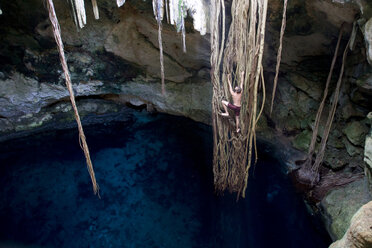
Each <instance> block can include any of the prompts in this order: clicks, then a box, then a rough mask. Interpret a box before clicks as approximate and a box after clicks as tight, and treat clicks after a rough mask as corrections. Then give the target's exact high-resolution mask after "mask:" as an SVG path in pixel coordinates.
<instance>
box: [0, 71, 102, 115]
mask: <svg viewBox="0 0 372 248" xmlns="http://www.w3.org/2000/svg"><path fill="white" fill-rule="evenodd" d="M100 86H102V82H99V81H90V82H85V83H80V84H74V85H73V88H74V90H75V92H76V93H75V94H76V96H82V95H96V94H100V93H102V91H101V92H100V91H99V90H98V89H99V87H100ZM68 95H69V94H68V91H67V89H66V87H65V86H64V85H57V84H52V83H44V82H43V83H40V82H38V81H36V80H35V79H33V78H29V77H25V76H24V75H22V74H20V73H14V74H13V75H11V77H10V78H8V79H6V80H0V104H1V109H0V115H1V116H4V117H15V116H21V115H23V114H28V113H37V112H39V111H40V109H41V108H42V107H45V106H47V105H49V104H51V103H54V102H57V101H59V100H60V99H63V98H65V97H67V96H68Z"/></svg>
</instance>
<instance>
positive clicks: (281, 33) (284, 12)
mask: <svg viewBox="0 0 372 248" xmlns="http://www.w3.org/2000/svg"><path fill="white" fill-rule="evenodd" d="M287 3H288V0H284V5H283V17H282V27H281V29H280V38H279V48H278V54H277V57H276V68H275V78H274V87H273V96H272V98H271V107H270V115H271V113H272V112H273V105H274V99H275V92H276V86H277V84H278V76H279V67H280V60H281V58H282V48H283V36H284V31H285V24H286V13H287Z"/></svg>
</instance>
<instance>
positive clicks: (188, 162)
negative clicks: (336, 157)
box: [0, 111, 329, 248]
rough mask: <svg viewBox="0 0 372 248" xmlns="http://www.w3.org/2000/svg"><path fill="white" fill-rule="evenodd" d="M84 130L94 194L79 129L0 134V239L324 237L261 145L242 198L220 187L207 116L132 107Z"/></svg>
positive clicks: (159, 242)
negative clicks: (14, 136) (0, 137)
mask: <svg viewBox="0 0 372 248" xmlns="http://www.w3.org/2000/svg"><path fill="white" fill-rule="evenodd" d="M85 131H86V136H87V140H88V144H89V145H90V148H91V155H92V160H93V163H94V167H95V172H96V177H97V181H98V183H99V185H100V187H101V191H100V192H101V193H100V194H101V199H98V198H97V197H96V196H94V195H93V193H92V187H91V184H90V179H89V175H88V172H87V169H86V165H85V161H84V157H83V154H82V152H81V150H80V148H79V145H78V140H77V133H76V130H67V131H54V132H49V133H44V134H40V135H37V136H33V137H29V138H27V139H18V140H16V141H12V142H6V143H2V144H0V149H1V151H2V152H1V155H0V247H10V246H8V245H6V244H9V243H12V244H14V243H16V244H24V245H34V246H32V247H79V248H80V247H251V248H260V247H286V248H290V247H293V248H299V247H301V248H307V247H309V248H310V247H311V248H316V247H319V248H321V247H328V245H329V240H328V237H327V234H326V233H325V230H323V229H322V228H321V226H320V225H319V223H318V222H317V221H316V220H315V218H313V217H312V216H310V215H309V214H308V213H307V211H306V208H305V205H304V203H303V201H302V199H301V197H300V196H299V195H297V194H296V193H295V191H294V189H293V188H292V186H291V184H290V181H289V179H288V178H287V177H286V175H285V174H284V173H282V172H281V171H282V170H281V169H280V165H279V164H278V162H277V161H275V160H274V159H272V158H270V157H268V155H265V154H261V156H260V160H259V163H258V164H257V165H256V167H255V171H254V172H253V171H251V176H250V181H249V186H248V192H247V199H245V200H241V201H239V202H236V201H235V196H232V195H229V194H225V196H223V197H217V196H216V195H215V194H214V193H213V185H212V183H213V179H212V169H211V166H212V165H211V160H212V134H211V129H210V127H208V126H205V125H202V124H197V123H195V122H192V121H190V120H188V119H185V118H180V117H172V116H166V115H156V116H150V115H148V114H145V113H139V112H134V111H131V113H130V114H129V115H128V118H127V120H126V121H125V122H116V123H110V124H107V125H95V126H89V127H86V128H85ZM261 150H264V148H262V149H261ZM12 247H18V246H12ZM22 247H23V246H22Z"/></svg>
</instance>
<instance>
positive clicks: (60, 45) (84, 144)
mask: <svg viewBox="0 0 372 248" xmlns="http://www.w3.org/2000/svg"><path fill="white" fill-rule="evenodd" d="M47 4H48V11H49V19H50V22H51V23H52V26H53V34H54V38H55V40H56V43H57V48H58V51H59V58H60V60H61V65H62V68H63V72H64V75H65V78H66V86H67V89H68V91H69V93H70V100H71V104H72V108H73V109H74V114H75V119H76V122H77V124H78V129H79V142H80V144H81V145H82V149H83V151H84V155H85V159H86V162H87V167H88V171H89V175H90V178H91V180H92V184H93V191H94V194H98V196H99V186H98V184H97V182H96V177H95V175H94V169H93V165H92V161H91V159H90V155H89V149H88V144H87V142H86V139H85V135H84V130H83V126H82V125H81V121H80V116H79V112H78V110H77V107H76V103H75V96H74V91H73V90H72V84H71V78H70V73H69V71H68V67H67V62H66V58H65V52H64V50H63V43H62V38H61V30H60V27H59V23H58V19H57V16H56V13H55V10H54V4H53V0H48V1H47Z"/></svg>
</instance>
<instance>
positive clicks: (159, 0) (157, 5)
mask: <svg viewBox="0 0 372 248" xmlns="http://www.w3.org/2000/svg"><path fill="white" fill-rule="evenodd" d="M152 7H153V10H154V15H155V19H156V21H157V23H158V42H159V53H160V58H159V59H160V76H161V93H162V95H163V96H164V95H165V79H164V78H165V76H164V56H163V40H162V37H161V31H162V24H161V21H162V19H163V13H164V8H163V7H164V6H163V0H152Z"/></svg>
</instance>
